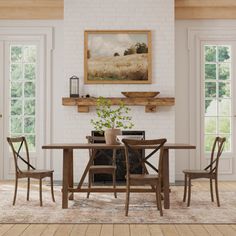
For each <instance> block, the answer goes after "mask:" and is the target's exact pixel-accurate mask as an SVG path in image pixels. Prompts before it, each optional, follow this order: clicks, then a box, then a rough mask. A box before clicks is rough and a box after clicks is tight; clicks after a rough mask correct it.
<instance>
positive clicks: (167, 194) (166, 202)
mask: <svg viewBox="0 0 236 236" xmlns="http://www.w3.org/2000/svg"><path fill="white" fill-rule="evenodd" d="M163 193H164V208H165V209H169V208H170V182H169V150H168V149H164V157H163Z"/></svg>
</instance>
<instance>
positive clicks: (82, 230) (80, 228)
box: [70, 224, 88, 236]
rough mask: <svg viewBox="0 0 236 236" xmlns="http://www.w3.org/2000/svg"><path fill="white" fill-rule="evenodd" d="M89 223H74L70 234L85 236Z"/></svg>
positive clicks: (71, 235)
mask: <svg viewBox="0 0 236 236" xmlns="http://www.w3.org/2000/svg"><path fill="white" fill-rule="evenodd" d="M87 228H88V225H87V224H76V225H74V227H73V229H72V231H71V234H70V236H85V235H86V231H87Z"/></svg>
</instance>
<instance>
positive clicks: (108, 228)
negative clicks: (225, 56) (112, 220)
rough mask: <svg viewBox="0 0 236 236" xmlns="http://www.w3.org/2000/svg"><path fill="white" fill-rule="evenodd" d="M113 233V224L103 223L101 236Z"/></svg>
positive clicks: (110, 235) (108, 235)
mask: <svg viewBox="0 0 236 236" xmlns="http://www.w3.org/2000/svg"><path fill="white" fill-rule="evenodd" d="M112 235H113V224H105V225H102V229H101V233H100V236H112Z"/></svg>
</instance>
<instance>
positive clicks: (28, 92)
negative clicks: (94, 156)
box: [24, 82, 35, 97]
mask: <svg viewBox="0 0 236 236" xmlns="http://www.w3.org/2000/svg"><path fill="white" fill-rule="evenodd" d="M24 94H25V97H35V84H34V83H33V82H25V93H24Z"/></svg>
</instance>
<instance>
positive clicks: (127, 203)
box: [125, 185, 130, 216]
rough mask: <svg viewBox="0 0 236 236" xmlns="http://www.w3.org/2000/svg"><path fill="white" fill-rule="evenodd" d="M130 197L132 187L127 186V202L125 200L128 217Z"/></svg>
mask: <svg viewBox="0 0 236 236" xmlns="http://www.w3.org/2000/svg"><path fill="white" fill-rule="evenodd" d="M129 195H130V186H129V185H128V186H126V200H125V216H128V211H129Z"/></svg>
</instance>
